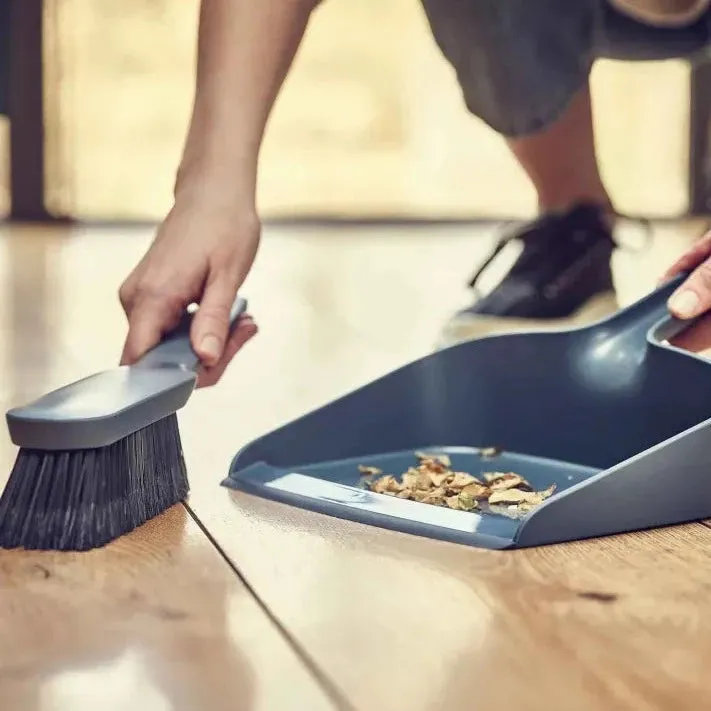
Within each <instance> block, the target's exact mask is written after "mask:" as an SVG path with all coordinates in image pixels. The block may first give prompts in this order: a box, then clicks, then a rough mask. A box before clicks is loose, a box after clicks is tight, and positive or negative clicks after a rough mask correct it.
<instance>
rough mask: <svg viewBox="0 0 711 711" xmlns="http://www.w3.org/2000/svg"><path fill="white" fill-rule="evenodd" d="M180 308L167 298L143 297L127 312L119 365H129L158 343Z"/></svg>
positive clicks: (174, 322)
mask: <svg viewBox="0 0 711 711" xmlns="http://www.w3.org/2000/svg"><path fill="white" fill-rule="evenodd" d="M180 313H181V311H180V309H175V308H173V307H171V306H170V303H169V302H168V301H167V300H162V299H158V298H154V297H144V298H143V299H141V300H139V301H137V302H136V303H135V304H134V306H133V308H132V309H131V311H130V312H129V313H128V334H127V336H126V342H125V343H124V347H123V353H122V354H121V365H131V364H132V363H135V362H136V361H137V360H139V359H140V358H141V357H142V356H144V355H145V354H146V353H147V352H148V351H149V350H150V349H151V348H153V347H154V346H156V345H158V343H159V342H160V340H161V338H162V337H163V334H164V333H166V332H167V331H169V330H170V329H171V328H174V327H175V326H176V324H177V322H178V319H179V318H180Z"/></svg>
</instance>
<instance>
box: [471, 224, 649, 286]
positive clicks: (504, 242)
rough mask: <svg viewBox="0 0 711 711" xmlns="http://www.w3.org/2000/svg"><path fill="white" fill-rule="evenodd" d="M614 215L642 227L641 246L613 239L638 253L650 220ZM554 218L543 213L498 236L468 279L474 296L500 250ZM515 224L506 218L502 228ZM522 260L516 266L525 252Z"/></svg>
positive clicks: (619, 244) (647, 237)
mask: <svg viewBox="0 0 711 711" xmlns="http://www.w3.org/2000/svg"><path fill="white" fill-rule="evenodd" d="M615 217H616V218H617V219H618V220H625V221H627V222H632V223H635V224H638V225H640V226H641V227H643V228H644V229H643V235H644V240H643V243H642V246H641V247H639V248H636V249H635V248H634V247H632V246H629V245H625V244H624V243H621V242H618V241H615V245H616V246H617V247H618V248H619V249H621V250H622V251H625V252H632V253H633V254H634V253H639V252H642V251H643V250H644V249H645V248H646V247H647V246H648V245H649V243H650V242H651V239H652V223H651V221H650V220H648V219H647V218H634V219H633V218H628V217H625V216H624V215H621V214H620V213H615ZM553 219H556V217H555V216H549V215H544V216H543V217H541V218H539V219H537V220H535V221H534V222H531V223H530V224H529V225H528V226H527V227H524V228H523V229H518V230H514V231H512V232H510V233H508V234H504V235H503V236H501V237H499V239H498V240H497V241H496V243H495V245H494V248H493V249H492V251H491V253H490V254H489V256H488V257H487V258H486V259H485V260H484V261H483V262H482V264H481V266H479V268H478V269H477V270H476V272H475V273H474V275H473V276H472V277H471V279H470V280H469V288H470V289H472V290H473V291H474V296H475V298H477V299H480V298H481V296H482V294H481V291H480V290H479V288H478V286H477V284H478V283H479V280H480V279H481V277H482V276H483V275H484V272H486V270H487V269H488V268H489V266H491V264H492V263H493V261H494V260H495V259H496V258H497V257H498V256H499V254H501V252H502V251H503V250H504V249H505V248H506V247H507V246H508V244H509V243H511V242H514V241H516V240H520V241H522V242H525V241H526V237H527V236H528V235H530V234H533V233H534V232H537V231H538V230H540V229H541V228H542V227H544V226H545V223H546V222H548V221H550V220H553ZM511 225H515V226H519V223H518V222H516V221H514V220H507V221H505V222H504V223H503V228H504V230H506V228H507V227H509V226H511ZM522 257H523V261H519V263H518V266H519V267H520V268H523V267H524V266H525V265H526V260H525V253H524V255H522Z"/></svg>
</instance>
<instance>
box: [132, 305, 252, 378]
mask: <svg viewBox="0 0 711 711" xmlns="http://www.w3.org/2000/svg"><path fill="white" fill-rule="evenodd" d="M246 310H247V301H246V299H242V298H241V297H239V296H238V297H237V298H236V299H235V301H234V303H233V304H232V308H231V310H230V327H229V333H230V334H232V333H233V332H234V329H235V328H236V327H237V323H238V321H239V319H240V316H242V314H243V313H244V312H245V311H246ZM193 316H194V314H192V313H189V312H187V311H186V312H185V313H184V314H183V316H182V318H181V319H180V323H179V324H178V325H177V326H176V327H175V328H174V329H173V330H172V331H169V332H168V333H166V334H165V336H164V337H163V340H162V341H161V342H160V343H159V344H158V345H157V346H156V347H155V348H153V349H152V350H150V351H148V353H146V355H144V356H143V358H141V359H140V360H139V361H138V362H137V363H136V365H137V366H140V367H143V368H164V367H175V368H182V369H184V370H193V371H196V370H197V369H198V367H199V366H200V358H199V357H198V356H197V354H196V353H195V351H194V350H193V347H192V344H191V343H190V327H191V325H192V322H193Z"/></svg>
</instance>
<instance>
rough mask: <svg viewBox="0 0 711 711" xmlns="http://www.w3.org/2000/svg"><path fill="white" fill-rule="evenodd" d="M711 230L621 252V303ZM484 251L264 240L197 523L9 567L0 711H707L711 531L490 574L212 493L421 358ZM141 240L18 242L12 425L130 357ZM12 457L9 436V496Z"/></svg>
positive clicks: (460, 245)
mask: <svg viewBox="0 0 711 711" xmlns="http://www.w3.org/2000/svg"><path fill="white" fill-rule="evenodd" d="M699 229H700V226H699V225H668V226H666V227H664V228H658V229H657V230H656V231H655V233H654V238H653V241H652V244H651V247H650V248H649V249H645V250H644V251H641V252H637V253H633V252H631V251H630V252H621V253H620V254H619V255H618V256H617V258H616V262H615V269H616V279H617V281H618V284H619V287H620V291H621V294H622V298H623V301H626V302H628V301H630V300H632V299H634V298H635V297H637V296H640V295H641V294H642V293H644V292H645V291H646V290H647V289H648V288H650V287H651V286H652V285H653V284H654V282H655V280H656V278H657V276H658V275H659V273H660V272H661V271H662V269H663V267H664V266H665V265H666V264H667V263H668V262H669V260H670V259H671V258H672V257H673V256H675V255H676V254H677V253H678V252H679V250H681V249H682V248H683V247H684V245H685V244H686V243H687V242H688V241H689V239H691V238H692V237H693V236H694V235H695V234H696V233H697V232H698V230H699ZM627 233H628V236H629V239H630V241H631V242H634V241H635V240H637V238H638V237H639V236H640V235H639V232H638V230H636V229H634V228H632V227H630V228H629V229H628V230H627ZM494 237H495V234H494V232H493V231H492V230H490V229H489V230H484V229H481V228H479V229H475V228H465V227H458V228H399V229H395V228H387V229H386V228H372V229H363V228H355V227H353V228H345V229H339V230H334V229H325V228H324V229H320V230H318V229H308V230H307V229H302V230H297V229H291V230H286V229H282V230H276V229H272V230H267V231H266V234H265V238H264V244H263V248H262V250H261V253H260V256H259V258H258V262H257V266H256V268H255V271H254V272H253V275H252V276H251V277H250V280H249V282H248V284H247V285H246V287H245V290H244V293H245V295H246V296H248V297H249V299H250V303H251V311H252V312H253V314H254V315H255V318H257V320H258V321H259V323H260V326H261V333H260V335H259V337H258V338H257V339H256V340H255V341H254V343H252V344H250V345H249V346H248V347H247V348H246V349H245V351H244V352H243V353H242V354H241V355H240V357H239V358H238V360H237V361H236V362H235V364H234V366H233V367H232V369H231V370H230V372H229V373H228V375H227V376H226V377H225V380H224V381H223V383H222V384H221V385H220V386H219V387H217V388H213V389H212V390H207V391H201V392H198V393H196V394H195V395H194V397H193V399H192V400H191V401H190V403H189V405H188V406H187V407H186V408H185V410H184V411H183V414H182V416H181V426H182V431H183V440H184V445H185V450H186V456H187V459H188V466H189V472H190V478H191V485H192V492H191V496H190V501H189V508H185V507H183V506H176V507H174V508H173V509H171V510H169V511H168V512H166V513H165V514H164V515H162V516H160V517H159V518H157V519H155V520H154V521H152V522H150V523H149V524H147V525H145V526H143V527H141V528H140V529H138V530H136V531H135V532H133V533H132V534H130V535H128V536H125V537H124V538H122V539H120V540H118V541H116V542H115V543H113V544H111V545H109V546H107V547H106V548H104V549H101V550H97V551H93V552H90V553H87V554H77V555H74V554H56V553H27V552H23V551H9V552H8V551H1V552H0V639H1V640H2V641H1V642H0V700H1V701H0V707H2V708H3V709H8V711H49V710H50V709H51V710H52V711H84V710H85V709H86V710H87V711H88V710H89V709H91V710H92V711H93V710H94V709H101V711H104V710H106V711H113V710H114V709H116V710H117V711H118V710H121V711H123V710H124V709H135V710H136V711H163V710H164V709H166V710H167V709H181V710H182V709H185V711H188V710H190V711H196V710H197V709H205V711H213V710H217V711H220V710H222V709H225V710H226V709H230V710H231V709H245V710H252V709H255V710H269V711H272V710H273V711H288V710H289V709H294V710H295V711H297V710H298V711H302V710H303V711H307V710H308V711H312V710H313V711H320V710H321V709H362V710H363V711H401V710H407V711H437V710H439V709H447V710H448V711H460V710H461V711H468V710H469V709H472V708H476V709H478V711H499V710H502V709H514V708H515V709H519V710H520V711H537V710H538V709H540V710H541V711H570V710H571V709H575V711H613V710H616V709H625V710H627V709H634V710H639V711H642V710H644V711H647V710H652V709H673V708H675V707H676V706H677V705H679V706H681V707H683V708H689V709H696V708H702V707H704V706H705V704H706V703H707V699H708V690H709V681H708V659H709V658H710V657H711V598H709V594H708V591H709V587H710V586H711V574H710V573H709V565H708V561H709V559H710V556H711V530H709V528H708V527H706V526H705V525H703V524H693V525H687V526H680V527H676V528H672V529H668V530H664V531H656V532H648V533H643V534H635V535H626V536H619V537H615V538H610V539H606V540H598V541H589V542H585V543H578V544H573V545H565V546H554V547H548V548H543V549H532V550H527V551H521V552H515V553H512V552H509V553H495V552H489V551H479V550H474V549H470V548H465V547H460V546H455V545H450V544H444V543H438V542H434V541H430V540H425V539H419V538H414V537H409V536H406V535H402V534H398V533H393V532H388V531H383V530H378V529H374V528H368V527H364V526H361V525H357V524H352V523H348V522H345V521H340V520H336V519H331V518H327V517H324V516H321V515H318V514H312V513H307V512H303V511H299V510H296V509H293V508H289V507H285V506H282V505H279V504H274V503H269V502H265V501H262V500H259V499H255V498H253V497H250V496H247V495H244V494H240V493H235V492H229V491H228V490H226V489H224V488H222V487H220V486H219V482H220V480H221V478H222V477H223V476H224V475H225V473H226V471H227V467H228V465H229V461H230V458H231V456H232V455H233V454H234V453H235V452H236V450H237V449H238V448H239V447H240V446H241V445H242V444H244V443H245V442H246V441H248V440H250V439H251V438H253V437H255V436H258V435H259V434H262V433H264V432H265V431H268V430H270V429H272V428H273V427H275V426H277V425H278V424H280V423H283V422H284V421H286V420H288V419H290V418H292V417H294V416H296V415H298V414H300V413H303V412H304V411H306V410H308V409H310V408H312V407H315V406H317V405H320V404H322V403H324V402H325V401H327V400H330V399H332V398H334V397H335V396H337V395H338V394H341V393H343V392H345V391H347V390H349V389H351V388H353V387H355V386H358V385H360V384H363V383H364V382H365V381H367V380H370V379H371V378H374V377H376V376H378V375H380V374H382V373H384V372H386V371H388V370H390V369H391V368H393V367H396V366H398V365H400V364H402V363H404V362H406V361H408V360H410V359H412V358H415V357H417V356H419V355H421V354H424V353H425V352H427V351H428V350H429V349H430V348H431V346H432V343H433V342H434V340H435V339H436V336H437V331H438V328H439V325H440V324H441V323H442V321H443V319H444V318H445V317H446V316H447V315H448V314H449V312H450V311H451V310H452V309H455V308H457V307H458V306H460V305H461V304H462V303H463V302H464V299H465V297H466V290H465V289H464V286H463V285H464V284H465V283H466V280H467V277H468V276H469V274H470V272H471V271H473V269H474V268H475V267H476V266H477V264H478V262H479V261H480V260H481V259H482V258H483V257H484V256H485V254H486V252H487V250H488V249H489V248H490V246H491V243H492V240H493V238H494ZM149 238H150V232H149V231H147V230H144V231H141V230H135V231H132V230H129V229H118V228H117V229H95V228H94V229H75V230H73V231H69V230H62V229H56V230H51V229H36V228H25V229H19V228H12V229H11V228H4V229H3V231H2V232H1V233H0V289H2V290H3V291H4V293H3V294H2V298H0V327H1V328H2V330H3V334H4V338H3V339H2V341H1V342H0V372H1V373H2V374H3V376H4V377H3V381H2V390H1V395H0V403H2V405H4V407H5V409H7V407H9V406H10V405H14V404H20V403H22V402H23V401H25V400H27V399H28V398H30V397H34V396H37V395H40V394H41V393H43V392H45V391H47V390H48V389H50V388H54V387H57V386H59V385H62V384H64V383H66V382H69V381H72V380H74V379H77V378H79V377H81V376H83V375H86V374H87V373H89V372H92V371H95V370H99V369H102V368H105V367H107V366H111V365H113V363H114V362H115V361H116V359H117V357H118V354H119V352H120V347H121V343H122V338H123V334H124V323H123V317H122V314H121V312H120V309H119V307H118V303H117V301H116V297H115V291H116V289H117V287H118V284H119V282H120V280H121V278H122V277H123V276H124V274H125V273H126V272H127V271H128V270H129V268H130V266H131V265H132V264H133V263H134V262H135V261H136V260H137V259H138V257H139V255H140V254H141V253H142V251H143V249H144V248H145V246H146V244H147V241H148V239H149ZM14 455H15V452H14V451H13V449H12V447H11V446H10V444H9V442H8V440H7V437H6V435H5V433H4V430H3V432H2V441H1V450H0V465H1V467H2V468H1V469H0V471H1V472H6V471H8V470H9V467H10V465H11V463H12V460H13V458H14ZM3 478H4V474H0V485H2V482H3ZM206 531H207V532H209V536H208V535H207V534H206Z"/></svg>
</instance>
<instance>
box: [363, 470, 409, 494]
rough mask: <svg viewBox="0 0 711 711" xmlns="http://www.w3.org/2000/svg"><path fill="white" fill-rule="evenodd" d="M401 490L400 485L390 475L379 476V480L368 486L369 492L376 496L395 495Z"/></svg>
mask: <svg viewBox="0 0 711 711" xmlns="http://www.w3.org/2000/svg"><path fill="white" fill-rule="evenodd" d="M401 488H402V487H401V485H400V483H399V482H398V480H397V479H396V478H395V477H394V476H393V475H392V474H386V475H385V476H381V477H380V479H376V480H375V481H374V482H372V483H371V485H370V489H371V491H374V492H375V493H376V494H387V493H389V492H392V493H395V494H397V493H398V492H399V491H400V489H401Z"/></svg>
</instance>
